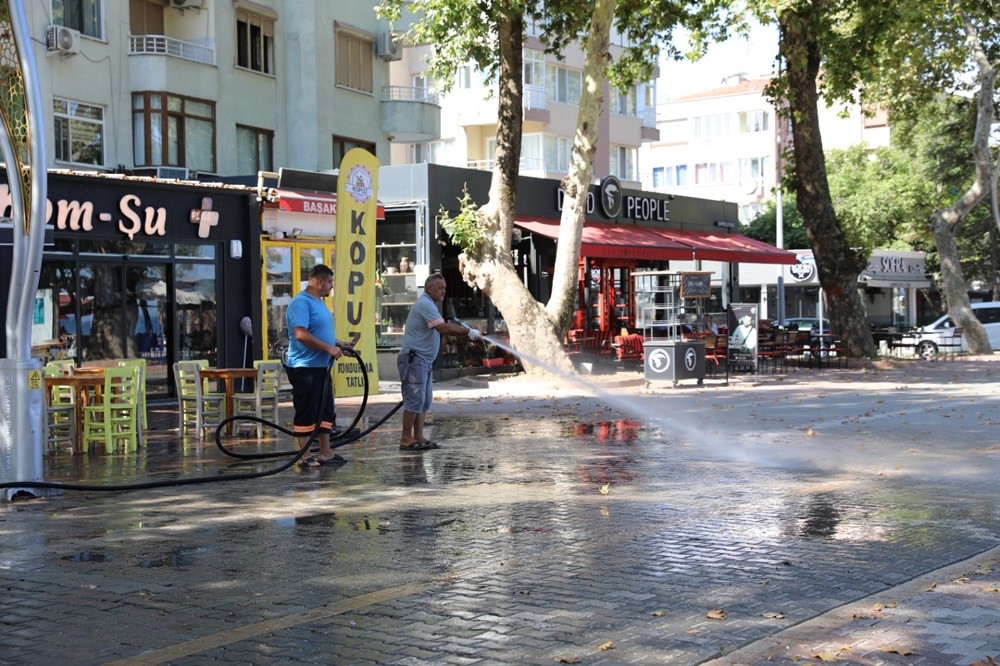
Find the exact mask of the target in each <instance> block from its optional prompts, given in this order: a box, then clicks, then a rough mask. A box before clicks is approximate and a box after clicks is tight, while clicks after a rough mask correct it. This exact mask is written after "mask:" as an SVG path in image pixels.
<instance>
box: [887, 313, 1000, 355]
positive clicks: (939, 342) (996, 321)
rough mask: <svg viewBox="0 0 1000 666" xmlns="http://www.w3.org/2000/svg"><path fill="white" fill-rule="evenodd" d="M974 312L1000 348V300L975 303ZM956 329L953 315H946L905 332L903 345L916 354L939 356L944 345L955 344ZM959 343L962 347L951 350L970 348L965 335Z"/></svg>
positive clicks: (996, 346) (993, 344)
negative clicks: (952, 318) (952, 319)
mask: <svg viewBox="0 0 1000 666" xmlns="http://www.w3.org/2000/svg"><path fill="white" fill-rule="evenodd" d="M972 312H973V313H974V314H975V315H976V318H977V319H978V320H979V321H980V323H981V324H982V325H983V328H985V329H986V335H987V336H989V339H990V345H991V346H992V347H993V349H1000V302H997V301H993V302H989V303H973V304H972ZM954 331H955V324H954V323H953V322H952V321H951V317H949V316H948V315H944V316H942V317H941V318H940V319H938V320H937V321H935V322H934V323H932V324H927V325H926V326H921V327H920V328H915V329H913V330H912V331H909V332H907V333H905V334H903V339H902V340H901V347H902V348H903V349H912V350H913V353H914V354H915V355H916V356H920V357H921V358H925V359H928V360H930V359H932V358H934V357H935V356H937V354H938V353H939V351H940V350H941V348H942V347H945V348H948V346H949V345H951V344H954V343H953V340H954V337H953V334H954ZM959 344H960V345H961V346H960V347H958V348H956V349H954V350H951V351H956V352H957V351H959V349H960V350H961V351H967V350H968V345H967V344H966V342H965V337H964V336H963V337H962V340H961V342H960V343H959Z"/></svg>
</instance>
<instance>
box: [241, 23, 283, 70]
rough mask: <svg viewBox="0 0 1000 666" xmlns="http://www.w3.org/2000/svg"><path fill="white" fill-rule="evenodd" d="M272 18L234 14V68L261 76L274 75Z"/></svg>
mask: <svg viewBox="0 0 1000 666" xmlns="http://www.w3.org/2000/svg"><path fill="white" fill-rule="evenodd" d="M276 18H277V15H275V16H274V17H268V16H261V15H259V14H256V13H253V12H248V11H246V10H237V12H236V66H237V67H241V68H243V69H249V70H252V71H254V72H260V73H261V74H273V73H274V20H275V19H276Z"/></svg>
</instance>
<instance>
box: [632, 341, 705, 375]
mask: <svg viewBox="0 0 1000 666" xmlns="http://www.w3.org/2000/svg"><path fill="white" fill-rule="evenodd" d="M643 351H644V353H645V361H644V365H643V371H644V376H645V378H646V381H650V382H652V381H660V382H673V383H674V384H676V383H677V382H679V381H682V380H685V379H695V380H697V381H698V383H699V384H701V383H702V381H703V380H704V379H705V341H704V340H647V341H646V342H645V343H644V344H643Z"/></svg>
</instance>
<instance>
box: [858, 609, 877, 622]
mask: <svg viewBox="0 0 1000 666" xmlns="http://www.w3.org/2000/svg"><path fill="white" fill-rule="evenodd" d="M851 617H852V618H853V619H855V620H881V619H882V613H881V612H880V611H877V610H863V611H858V612H857V613H855V614H854V615H852V616H851Z"/></svg>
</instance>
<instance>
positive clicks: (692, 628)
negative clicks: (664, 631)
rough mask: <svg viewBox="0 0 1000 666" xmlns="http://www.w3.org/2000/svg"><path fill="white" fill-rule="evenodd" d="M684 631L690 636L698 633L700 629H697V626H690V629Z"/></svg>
mask: <svg viewBox="0 0 1000 666" xmlns="http://www.w3.org/2000/svg"><path fill="white" fill-rule="evenodd" d="M684 633H685V634H688V635H690V636H697V635H698V634H700V633H701V629H699V628H698V627H691V628H690V629H688V630H687V631H685V632H684Z"/></svg>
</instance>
